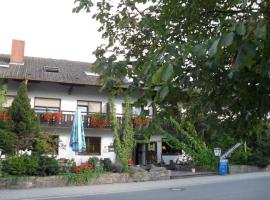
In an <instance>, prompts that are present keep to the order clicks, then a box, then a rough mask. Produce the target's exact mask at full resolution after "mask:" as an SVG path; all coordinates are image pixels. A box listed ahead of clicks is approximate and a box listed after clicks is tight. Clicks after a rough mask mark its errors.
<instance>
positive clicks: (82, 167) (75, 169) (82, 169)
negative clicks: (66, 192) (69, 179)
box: [71, 163, 93, 174]
mask: <svg viewBox="0 0 270 200" xmlns="http://www.w3.org/2000/svg"><path fill="white" fill-rule="evenodd" d="M92 169H93V165H91V164H89V163H82V164H80V165H79V166H74V167H72V169H71V171H72V173H76V174H79V173H84V172H90V171H92Z"/></svg>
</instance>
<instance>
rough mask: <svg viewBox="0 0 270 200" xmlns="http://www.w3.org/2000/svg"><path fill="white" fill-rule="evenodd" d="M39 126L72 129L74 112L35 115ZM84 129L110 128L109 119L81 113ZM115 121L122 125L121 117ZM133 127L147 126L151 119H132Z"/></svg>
mask: <svg viewBox="0 0 270 200" xmlns="http://www.w3.org/2000/svg"><path fill="white" fill-rule="evenodd" d="M37 115H38V117H39V119H40V124H41V126H53V127H72V123H73V119H74V112H72V111H61V112H56V113H51V112H46V113H37ZM82 119H83V125H84V128H110V127H111V123H110V117H109V114H108V113H88V114H86V113H82ZM117 119H118V121H119V123H120V125H122V124H123V121H124V118H123V115H120V114H117ZM132 122H133V126H134V128H135V127H139V126H147V125H149V124H150V123H151V119H150V118H149V117H147V118H141V117H139V116H133V117H132Z"/></svg>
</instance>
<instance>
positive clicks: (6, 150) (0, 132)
mask: <svg viewBox="0 0 270 200" xmlns="http://www.w3.org/2000/svg"><path fill="white" fill-rule="evenodd" d="M6 94H7V85H5V84H4V85H3V86H2V89H1V91H0V113H2V112H4V111H5V109H4V108H3V104H4V103H5V100H6ZM2 120H3V119H2ZM16 142H17V137H16V135H15V134H14V133H12V132H11V131H10V130H9V127H8V125H7V123H6V121H4V120H3V121H1V120H0V149H1V150H2V154H5V155H10V154H14V153H15V149H16Z"/></svg>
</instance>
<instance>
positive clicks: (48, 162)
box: [38, 156, 59, 176]
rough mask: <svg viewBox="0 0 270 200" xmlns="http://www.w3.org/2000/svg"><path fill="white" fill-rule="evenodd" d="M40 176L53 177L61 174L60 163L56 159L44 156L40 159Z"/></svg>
mask: <svg viewBox="0 0 270 200" xmlns="http://www.w3.org/2000/svg"><path fill="white" fill-rule="evenodd" d="M38 164H39V168H38V175H39V176H52V175H57V174H58V173H59V166H58V162H57V160H56V159H55V158H51V157H47V156H42V157H40V158H39V163H38Z"/></svg>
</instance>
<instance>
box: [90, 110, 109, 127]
mask: <svg viewBox="0 0 270 200" xmlns="http://www.w3.org/2000/svg"><path fill="white" fill-rule="evenodd" d="M91 126H92V127H93V128H106V127H108V126H109V120H108V118H107V116H106V115H105V114H102V113H95V114H93V115H92V116H91Z"/></svg>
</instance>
